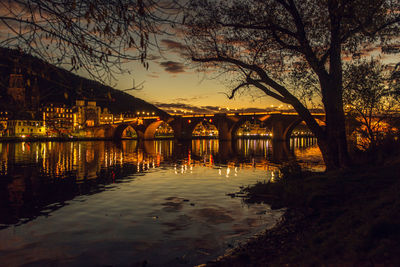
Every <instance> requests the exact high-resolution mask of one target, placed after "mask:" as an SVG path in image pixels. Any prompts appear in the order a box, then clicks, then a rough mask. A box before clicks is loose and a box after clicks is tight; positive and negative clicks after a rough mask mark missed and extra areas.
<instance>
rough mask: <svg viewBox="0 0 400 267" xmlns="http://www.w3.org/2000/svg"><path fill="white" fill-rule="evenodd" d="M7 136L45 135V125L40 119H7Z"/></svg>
mask: <svg viewBox="0 0 400 267" xmlns="http://www.w3.org/2000/svg"><path fill="white" fill-rule="evenodd" d="M7 136H15V137H23V138H24V137H40V136H46V127H45V125H44V122H43V121H42V120H35V119H10V120H8V121H7Z"/></svg>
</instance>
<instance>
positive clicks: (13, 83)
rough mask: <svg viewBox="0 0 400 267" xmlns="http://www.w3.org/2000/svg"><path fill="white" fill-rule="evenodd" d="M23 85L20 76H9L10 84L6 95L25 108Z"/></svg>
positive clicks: (22, 78)
mask: <svg viewBox="0 0 400 267" xmlns="http://www.w3.org/2000/svg"><path fill="white" fill-rule="evenodd" d="M24 85H25V83H24V76H23V75H22V74H15V73H13V74H10V82H9V85H8V90H7V93H8V94H9V95H10V96H11V97H12V98H13V100H14V101H15V103H16V104H22V105H23V106H25V103H26V101H25V86H24Z"/></svg>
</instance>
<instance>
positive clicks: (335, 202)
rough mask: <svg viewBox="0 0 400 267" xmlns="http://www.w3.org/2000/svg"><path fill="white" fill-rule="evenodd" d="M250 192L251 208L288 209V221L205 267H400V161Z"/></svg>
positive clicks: (263, 186) (285, 218) (285, 217)
mask: <svg viewBox="0 0 400 267" xmlns="http://www.w3.org/2000/svg"><path fill="white" fill-rule="evenodd" d="M245 191H246V192H247V195H246V196H245V197H244V202H246V203H252V202H253V203H254V202H256V203H258V202H263V203H267V204H270V205H271V206H272V207H274V208H280V207H283V206H284V207H287V211H286V212H285V214H284V215H283V219H282V221H281V222H279V223H278V224H277V225H276V226H275V227H273V228H272V229H270V230H264V231H263V232H262V233H261V234H259V235H257V236H254V237H253V238H252V239H250V240H249V241H248V242H246V243H244V244H240V245H239V246H238V247H236V248H233V249H231V250H230V251H226V253H225V254H224V255H222V256H220V257H218V258H217V259H215V260H213V261H209V262H207V263H205V264H202V265H199V266H203V267H204V266H233V267H235V266H284V265H286V266H292V265H294V266H321V265H322V266H323V265H333V266H343V265H344V266H354V265H356V266H374V265H376V264H383V265H389V266H399V265H400V194H399V192H400V159H399V158H397V159H396V160H394V161H391V162H386V163H385V164H382V165H379V166H378V165H377V166H358V167H356V168H354V169H352V170H349V171H342V172H335V173H314V174H311V175H309V174H308V175H306V176H305V177H300V178H293V179H292V180H289V181H284V182H282V183H281V184H280V183H277V184H275V183H272V184H268V183H259V184H257V185H255V186H253V187H249V188H247V189H245ZM242 193H243V192H242ZM238 195H239V194H238ZM238 197H239V196H238Z"/></svg>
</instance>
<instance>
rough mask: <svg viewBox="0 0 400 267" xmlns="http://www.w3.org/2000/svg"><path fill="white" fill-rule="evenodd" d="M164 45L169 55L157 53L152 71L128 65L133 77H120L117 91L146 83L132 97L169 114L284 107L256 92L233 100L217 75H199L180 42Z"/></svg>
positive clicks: (150, 67)
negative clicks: (184, 55)
mask: <svg viewBox="0 0 400 267" xmlns="http://www.w3.org/2000/svg"><path fill="white" fill-rule="evenodd" d="M160 44H161V46H162V49H164V50H165V51H163V52H162V54H161V55H160V54H159V53H158V52H154V53H153V54H154V56H155V58H156V59H154V60H150V61H149V63H150V66H149V69H148V70H146V69H145V68H144V67H143V66H142V65H141V64H140V62H132V63H129V64H126V65H125V67H126V68H127V69H129V70H130V71H131V75H129V74H126V75H120V76H119V77H118V79H117V81H116V85H115V88H116V89H120V90H123V89H127V88H131V87H132V84H133V79H135V84H136V85H137V84H140V83H141V82H144V84H143V85H144V86H143V90H141V91H129V92H128V93H130V94H132V95H133V96H135V97H139V98H141V99H143V100H145V101H148V102H150V103H152V104H155V105H157V106H158V107H160V108H162V109H165V110H167V111H168V110H173V109H178V110H179V109H182V108H185V107H186V108H187V109H190V110H193V112H197V113H202V112H215V110H218V108H221V109H225V110H226V108H229V109H237V110H238V111H240V110H243V109H249V108H258V109H262V110H265V109H266V108H269V107H271V105H274V106H277V105H280V104H281V103H280V102H279V101H276V100H274V99H272V98H270V97H265V96H264V95H263V94H260V93H259V92H258V91H257V90H256V89H254V90H252V92H251V94H247V95H238V96H236V97H235V99H232V100H230V99H228V97H227V96H226V95H225V93H227V92H229V83H228V82H226V81H225V79H224V78H223V77H217V76H218V73H217V72H209V73H207V74H205V73H202V72H198V71H197V70H196V69H195V68H194V66H193V65H192V64H191V63H190V61H189V62H188V61H187V60H186V59H185V58H183V57H182V56H181V55H180V53H181V52H182V51H181V49H183V48H182V47H181V46H182V42H181V41H180V40H171V39H166V38H165V39H161V40H160Z"/></svg>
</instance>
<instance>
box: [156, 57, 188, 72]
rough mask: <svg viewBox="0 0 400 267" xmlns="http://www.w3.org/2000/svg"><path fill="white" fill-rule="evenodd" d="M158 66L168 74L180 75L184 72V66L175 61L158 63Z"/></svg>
mask: <svg viewBox="0 0 400 267" xmlns="http://www.w3.org/2000/svg"><path fill="white" fill-rule="evenodd" d="M160 66H161V67H163V68H164V70H165V71H166V72H170V73H182V72H185V70H184V66H183V64H182V63H180V62H175V61H170V60H169V61H164V62H161V63H160Z"/></svg>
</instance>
